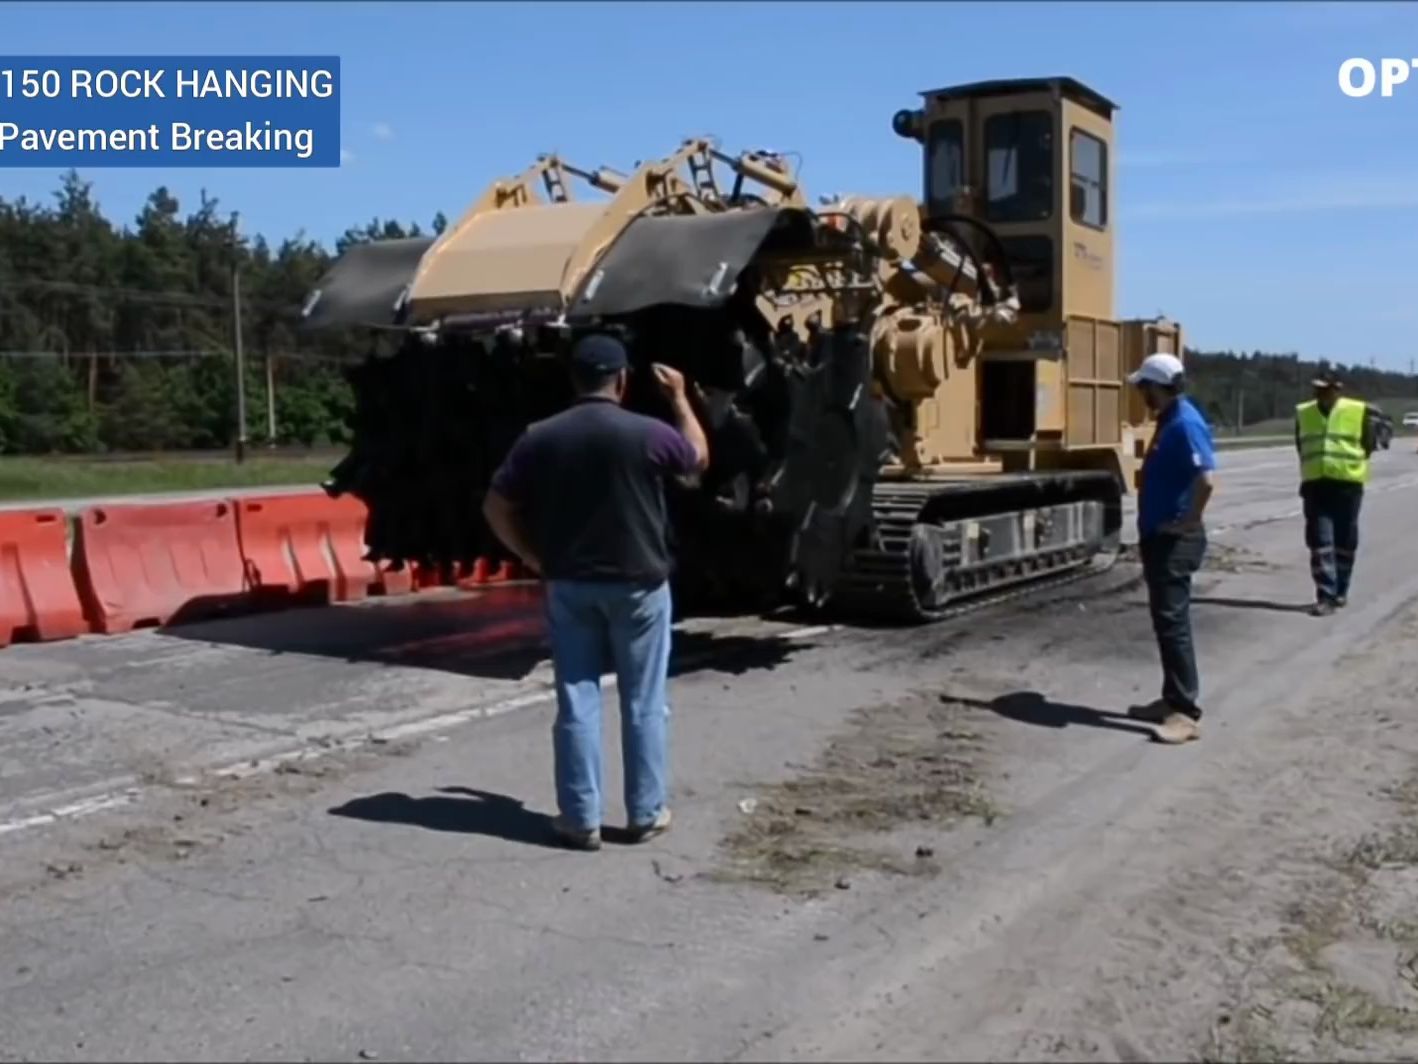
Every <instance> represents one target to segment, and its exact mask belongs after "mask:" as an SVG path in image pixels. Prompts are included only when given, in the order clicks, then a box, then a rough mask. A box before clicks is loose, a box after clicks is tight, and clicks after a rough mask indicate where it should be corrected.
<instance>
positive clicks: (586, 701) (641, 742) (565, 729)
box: [546, 580, 671, 830]
mask: <svg viewBox="0 0 1418 1064" xmlns="http://www.w3.org/2000/svg"><path fill="white" fill-rule="evenodd" d="M546 611H547V626H548V628H549V630H550V634H551V654H552V667H553V669H554V671H555V674H556V723H555V725H553V728H552V739H553V748H554V750H555V758H556V801H557V805H558V806H559V807H560V810H561V814H562V816H563V817H564V818H565V819H566V821H568V822H569V824H570V825H571V826H572V827H575V828H579V829H581V830H591V829H596V828H599V827H600V826H601V674H602V673H603V672H606V671H608V670H607V668H606V666H607V665H608V664H609V665H611V666H612V667H613V669H614V672H615V675H616V684H617V687H618V689H619V694H620V718H621V757H622V759H623V762H624V772H625V808H626V813H627V815H628V816H629V819H630V826H631V827H638V826H644V825H648V824H650V823H652V822H653V821H654V819H655V817H656V816H658V815H659V813H660V810H661V809H662V808H663V807H664V805H665V800H666V760H667V758H666V748H667V745H668V738H669V716H670V710H669V704H668V701H667V698H666V687H667V677H668V674H669V666H670V619H671V610H670V588H669V584H667V583H665V584H660V585H659V586H658V587H650V588H647V587H645V586H643V585H639V584H623V583H595V582H589V581H587V582H582V581H574V580H552V581H549V582H548V584H547V588H546Z"/></svg>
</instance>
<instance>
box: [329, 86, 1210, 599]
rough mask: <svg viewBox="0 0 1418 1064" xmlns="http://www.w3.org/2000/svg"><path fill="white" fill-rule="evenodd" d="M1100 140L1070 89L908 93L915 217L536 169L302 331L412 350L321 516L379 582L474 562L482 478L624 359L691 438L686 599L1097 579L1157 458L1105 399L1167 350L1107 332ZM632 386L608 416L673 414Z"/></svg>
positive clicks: (358, 433)
mask: <svg viewBox="0 0 1418 1064" xmlns="http://www.w3.org/2000/svg"><path fill="white" fill-rule="evenodd" d="M1114 111H1115V107H1114V105H1113V104H1111V103H1110V102H1109V101H1107V100H1105V99H1104V98H1102V97H1101V96H1099V95H1098V94H1097V93H1095V92H1093V91H1092V90H1090V89H1088V88H1087V87H1085V86H1083V85H1081V84H1080V83H1078V82H1076V81H1074V80H1072V79H1068V78H1055V79H1034V80H1018V81H1001V82H989V83H980V84H974V85H966V86H961V87H957V88H950V89H941V90H936V91H932V92H927V93H925V94H924V103H923V106H922V107H921V108H920V109H919V110H910V111H902V112H900V113H898V114H897V115H896V116H895V118H894V120H893V127H894V129H895V131H896V132H897V133H898V134H899V135H901V136H903V137H907V138H910V139H913V140H916V141H918V142H920V143H921V144H922V145H923V148H924V155H925V167H924V170H925V196H924V199H923V201H921V202H919V203H918V202H917V201H916V200H915V199H913V198H912V197H908V196H900V197H896V198H886V199H860V198H851V197H849V198H841V199H834V200H830V201H824V202H821V203H819V204H817V205H816V206H809V204H808V201H807V199H806V197H805V195H804V193H803V190H802V189H801V188H800V187H799V184H798V182H797V180H796V179H795V177H794V176H793V173H792V171H791V170H790V168H789V167H788V165H787V163H786V160H785V159H784V158H783V157H781V156H778V155H776V154H773V153H769V152H757V153H749V154H743V155H738V156H731V155H727V154H724V153H722V152H720V151H719V150H718V149H717V148H716V147H715V146H714V145H713V143H711V142H710V141H708V140H703V139H695V140H689V141H686V142H685V143H684V144H683V145H681V146H680V148H679V150H678V151H676V152H675V153H674V154H672V155H670V156H669V157H667V158H665V159H663V160H659V161H655V162H651V163H646V164H644V165H641V166H639V167H638V168H636V169H635V170H634V171H633V172H632V173H630V174H628V175H627V174H622V173H619V172H615V171H611V170H607V169H601V170H597V171H587V170H582V169H578V168H576V167H573V166H571V165H570V164H568V163H566V162H565V161H563V160H561V159H558V158H556V157H552V156H548V157H544V158H542V159H539V160H538V161H537V162H536V163H535V164H534V165H533V166H532V167H530V168H529V169H528V170H526V171H525V172H524V173H522V174H520V175H518V176H516V177H514V178H511V179H508V180H504V181H498V182H496V183H494V184H493V185H492V186H491V187H490V188H488V189H487V191H486V192H484V193H483V195H482V196H481V197H479V198H478V200H477V201H476V202H474V204H473V205H472V206H471V207H470V208H469V209H468V210H467V211H466V213H465V214H464V215H463V216H462V217H461V218H460V219H458V221H457V222H456V223H455V224H453V225H452V226H450V227H449V228H448V229H447V230H446V231H445V232H444V233H442V234H441V235H440V236H439V237H438V238H437V239H435V240H432V241H398V242H386V243H384V244H374V245H363V246H356V247H355V248H353V249H351V250H350V251H349V252H347V253H346V255H345V256H344V257H342V259H341V260H339V261H338V262H337V263H336V264H335V266H334V267H332V269H331V271H330V273H329V274H328V275H327V277H326V278H325V279H324V280H323V281H322V282H321V284H320V286H319V288H318V289H317V291H316V292H315V293H313V295H312V298H311V300H310V302H309V303H308V304H307V308H306V313H307V318H308V319H309V321H310V324H311V325H312V326H319V325H350V324H364V325H370V326H374V327H389V326H391V325H397V326H399V327H401V328H403V329H405V330H407V333H406V335H407V340H406V342H405V344H404V347H403V349H401V351H400V353H399V354H398V355H397V356H396V357H395V358H393V359H389V360H383V361H379V362H370V363H368V364H366V365H365V366H362V367H360V369H359V370H358V371H356V372H355V373H354V374H353V379H354V381H355V386H356V394H357V398H358V400H359V404H360V409H359V412H358V414H357V416H356V419H355V425H354V428H355V437H354V445H353V447H352V450H351V454H350V456H349V457H348V458H347V459H346V460H345V461H344V462H343V463H341V465H340V467H339V468H337V469H336V470H335V471H334V473H333V474H332V477H331V480H330V482H328V484H327V490H329V491H331V492H332V493H334V494H339V493H341V492H350V493H353V494H356V495H358V496H360V497H361V498H363V499H364V500H365V501H366V503H367V504H368V505H369V508H370V514H371V517H370V525H369V530H368V534H367V539H368V542H369V546H370V553H371V556H373V557H376V558H380V559H384V560H392V561H395V562H396V563H398V562H404V561H417V562H420V563H422V564H425V565H443V566H449V565H454V564H457V563H460V562H466V561H467V560H469V559H471V558H472V557H475V556H479V555H486V554H488V553H489V552H493V551H495V547H494V545H493V544H491V543H490V541H489V537H488V535H487V532H486V530H485V529H484V528H483V527H482V524H481V518H480V517H479V516H478V514H477V507H478V505H479V504H480V502H481V495H482V491H483V489H485V487H486V484H487V481H488V478H489V477H490V475H491V472H492V470H493V469H494V468H495V467H496V464H497V462H498V460H499V459H500V458H501V456H502V455H503V454H504V453H505V450H506V447H507V446H508V445H509V444H510V442H511V440H512V439H513V438H515V436H516V433H517V432H518V431H520V429H521V428H522V427H523V426H525V425H526V424H527V423H528V422H529V421H531V420H534V419H535V418H538V417H544V416H546V415H547V414H550V413H552V412H554V411H555V410H557V409H560V408H561V406H562V405H564V404H565V403H566V402H567V401H568V400H569V393H568V392H567V391H566V389H565V383H564V380H563V374H562V373H561V368H560V365H559V360H560V359H561V358H562V357H563V355H564V353H565V351H566V348H567V346H568V345H569V343H570V342H572V340H573V339H574V338H575V337H576V336H578V335H580V334H581V333H583V332H586V331H596V330H615V331H618V332H620V333H621V334H622V335H624V336H625V337H626V339H627V341H628V344H629V346H630V349H631V353H632V359H633V362H634V365H636V366H638V367H643V366H645V365H647V364H648V363H649V362H651V361H663V362H667V363H670V364H672V365H675V366H677V367H679V368H680V369H682V370H683V371H684V372H685V374H686V376H687V378H688V379H689V380H690V381H692V382H693V383H694V385H695V389H694V391H695V397H696V402H697V403H698V405H699V409H700V412H701V416H702V418H703V420H704V421H705V423H706V427H707V428H708V431H709V435H710V446H711V466H710V469H709V471H708V472H707V473H706V475H705V477H704V478H703V481H702V483H701V484H700V485H698V486H697V487H696V488H694V489H690V490H685V491H679V492H677V493H676V494H675V496H674V500H673V507H674V513H673V521H674V529H675V535H676V541H677V542H676V546H677V554H678V557H679V572H678V575H677V578H676V580H677V585H678V588H679V591H680V594H681V597H682V598H686V599H691V600H700V601H704V600H707V599H709V598H718V599H720V600H723V599H727V600H728V602H729V603H730V604H738V605H740V606H743V607H745V608H748V607H753V608H757V607H761V606H763V605H766V604H771V603H773V602H776V601H780V600H781V599H782V598H784V597H785V596H786V597H794V598H797V599H799V600H802V601H806V602H808V603H811V604H814V605H821V604H824V603H830V604H832V605H833V606H835V607H838V608H840V609H841V610H842V611H843V612H845V613H846V614H848V615H850V616H859V617H860V616H873V617H881V618H891V619H898V620H905V621H920V620H932V619H938V618H941V617H944V616H947V615H949V614H950V613H951V612H952V611H954V610H955V609H957V608H959V607H960V605H961V604H962V603H973V602H978V601H981V600H988V599H990V598H992V597H994V596H995V595H997V594H999V593H1000V592H1001V591H1002V590H1003V589H1006V588H1007V589H1010V590H1016V589H1019V588H1021V587H1022V586H1024V585H1030V586H1032V585H1034V584H1037V583H1052V582H1055V581H1057V580H1059V579H1071V578H1073V577H1076V576H1078V575H1081V574H1084V573H1087V572H1090V571H1093V570H1094V569H1096V568H1097V567H1098V566H1099V564H1105V565H1106V564H1110V562H1111V559H1112V558H1113V557H1114V556H1115V555H1116V551H1117V548H1118V537H1119V531H1120V526H1121V498H1122V495H1123V494H1124V493H1125V492H1126V491H1128V490H1129V489H1130V487H1131V486H1132V485H1133V483H1134V481H1135V469H1136V466H1137V462H1138V459H1139V458H1140V456H1141V454H1142V451H1143V449H1144V447H1145V445H1146V443H1147V440H1148V438H1149V437H1150V432H1151V425H1150V423H1149V422H1148V419H1147V415H1146V412H1145V410H1144V409H1143V407H1142V406H1141V404H1140V403H1139V402H1138V401H1137V400H1136V399H1135V398H1134V397H1133V396H1131V395H1130V394H1129V392H1128V389H1127V387H1126V385H1125V377H1126V375H1127V373H1128V372H1129V371H1130V370H1131V369H1132V368H1134V367H1135V366H1136V365H1137V364H1138V363H1139V362H1140V361H1141V359H1142V358H1143V357H1144V356H1145V355H1146V354H1149V353H1151V352H1153V351H1170V352H1172V353H1175V354H1178V355H1180V354H1181V350H1182V342H1181V333H1180V329H1179V328H1178V327H1177V326H1176V325H1174V324H1171V323H1168V322H1165V321H1161V320H1135V321H1118V320H1116V319H1115V317H1114V305H1113V304H1114V295H1113V288H1114V272H1113V267H1114V229H1115V226H1114V222H1113V217H1112V209H1113V203H1112V193H1113V187H1114V182H1113V179H1112V178H1113V168H1114V159H1113V152H1112V143H1113V126H1112V116H1113V113H1114ZM725 175H727V176H725ZM572 179H579V180H580V181H582V182H583V183H584V184H586V185H587V186H589V188H590V189H591V190H593V191H595V192H597V193H599V197H598V198H592V199H586V200H577V199H575V198H573V196H572V194H571V189H570V187H569V185H570V184H571V181H572ZM730 180H731V183H730ZM646 376H647V375H646V374H643V373H641V374H637V375H636V377H635V378H633V380H632V386H631V393H630V396H629V399H628V402H629V404H630V405H632V406H634V407H636V408H637V409H642V410H645V411H647V412H650V413H664V412H665V411H663V408H662V407H660V406H659V405H658V404H659V403H660V401H661V400H660V399H659V396H658V394H657V393H656V391H655V390H654V388H653V386H651V385H649V384H648V382H647V381H646V380H645V379H644V378H645V377H646Z"/></svg>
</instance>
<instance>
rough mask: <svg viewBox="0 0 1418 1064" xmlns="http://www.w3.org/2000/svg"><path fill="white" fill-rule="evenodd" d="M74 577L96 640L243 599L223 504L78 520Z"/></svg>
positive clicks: (102, 509) (232, 521) (94, 513)
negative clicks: (100, 634)
mask: <svg viewBox="0 0 1418 1064" xmlns="http://www.w3.org/2000/svg"><path fill="white" fill-rule="evenodd" d="M74 577H75V581H76V583H77V584H78V589H79V598H80V600H81V601H82V602H83V605H84V613H85V614H86V615H87V617H88V619H89V623H90V624H91V625H93V627H94V630H95V631H98V632H105V633H112V632H127V631H131V630H132V629H134V628H140V627H147V626H152V625H164V624H171V623H174V622H182V621H188V620H197V619H199V618H202V617H206V616H210V615H212V614H213V613H216V612H220V611H222V610H224V609H227V608H230V607H231V606H233V605H237V604H239V603H241V602H243V601H244V600H245V599H246V583H245V579H244V577H243V573H242V565H241V547H240V545H239V543H238V540H237V533H236V510H235V508H234V507H233V506H232V504H231V503H230V502H229V501H227V500H215V501H210V502H181V503H170V504H155V505H143V504H128V505H122V506H94V507H91V508H89V509H87V510H85V511H83V512H82V513H81V514H80V515H79V537H78V541H77V542H76V544H75V546H74Z"/></svg>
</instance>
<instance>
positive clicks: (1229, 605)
mask: <svg viewBox="0 0 1418 1064" xmlns="http://www.w3.org/2000/svg"><path fill="white" fill-rule="evenodd" d="M1192 605H1193V606H1224V607H1225V608H1226V609H1232V610H1271V611H1273V612H1275V613H1305V612H1306V611H1308V610H1309V608H1310V607H1311V606H1312V605H1314V603H1312V602H1298V603H1297V602H1276V601H1274V600H1272V599H1241V598H1207V597H1201V598H1194V599H1192Z"/></svg>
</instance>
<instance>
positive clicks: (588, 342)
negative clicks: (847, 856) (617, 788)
mask: <svg viewBox="0 0 1418 1064" xmlns="http://www.w3.org/2000/svg"><path fill="white" fill-rule="evenodd" d="M571 363H572V364H571V370H572V381H573V383H574V385H575V387H576V392H577V400H576V402H575V403H574V404H573V405H572V406H571V407H570V408H569V409H567V410H565V411H563V412H562V413H560V414H558V415H556V416H555V417H552V418H548V419H547V420H545V421H541V422H538V423H536V424H533V425H531V426H529V427H528V429H527V431H526V432H525V433H524V434H523V435H522V436H521V438H520V439H518V441H517V442H516V443H515V444H514V445H513V447H512V450H511V451H510V452H509V453H508V455H507V458H506V460H505V461H504V462H503V464H502V467H501V468H500V469H499V470H498V471H497V473H496V475H495V476H494V477H493V480H492V485H491V488H490V490H489V491H488V495H487V499H486V501H485V503H484V507H483V513H484V514H485V516H486V517H487V521H488V524H489V526H490V527H491V528H492V530H493V532H494V533H495V534H496V535H497V536H498V538H499V539H501V540H502V541H503V542H504V543H505V544H507V546H508V548H509V549H511V550H512V551H513V552H514V553H516V554H517V555H518V557H520V558H521V559H522V561H523V562H524V563H525V564H526V565H528V566H529V567H530V568H532V569H533V570H536V571H537V572H540V573H541V574H542V577H543V578H544V579H545V581H546V614H547V624H548V628H549V632H550V637H551V650H552V667H553V670H554V672H555V675H556V697H557V716H556V724H555V725H554V727H553V731H552V736H553V750H554V757H555V762H556V791H557V805H558V807H559V810H560V815H559V816H558V817H557V818H556V821H555V827H556V831H557V834H558V835H559V836H560V837H561V838H562V840H563V841H565V842H566V843H568V844H569V845H573V846H577V847H580V848H583V849H592V850H594V849H599V848H600V844H601V689H600V683H601V675H602V674H603V673H604V672H606V671H607V666H608V665H610V666H612V667H613V668H614V671H615V674H616V678H617V685H618V687H619V691H620V709H621V729H622V732H623V733H624V741H623V743H622V754H623V758H624V765H625V804H626V812H627V814H628V817H629V830H630V834H631V837H632V838H633V839H635V840H636V841H639V840H642V839H646V838H649V837H650V836H652V835H656V834H659V833H661V832H663V831H665V830H666V829H667V828H668V827H669V823H670V810H669V806H668V805H667V804H666V750H667V732H668V718H669V706H668V703H667V700H666V686H667V674H668V671H669V658H670V619H671V603H670V590H669V576H670V569H671V559H670V549H669V543H668V529H667V516H666V504H665V492H664V481H665V479H666V478H667V477H676V478H681V479H683V478H692V477H695V476H697V475H698V474H699V473H701V472H703V470H704V469H705V467H706V466H707V465H708V463H709V446H708V443H707V441H706V439H705V436H704V430H703V428H702V427H701V426H700V424H699V421H698V419H697V418H696V417H695V414H694V411H693V409H692V408H691V407H690V404H689V400H688V398H687V397H686V395H685V383H684V378H683V377H682V376H681V375H680V374H679V373H678V372H676V371H675V370H673V369H670V368H669V367H667V366H660V365H656V366H655V367H654V373H655V377H656V380H657V381H658V383H659V384H660V386H661V388H662V389H663V390H664V392H665V394H666V395H667V396H668V397H669V399H670V402H671V405H672V409H673V412H674V419H675V422H676V425H677V428H676V427H672V426H670V425H668V424H666V423H665V422H663V421H659V420H657V419H655V418H651V417H646V416H644V415H641V414H636V413H632V412H631V411H628V410H626V409H625V408H624V407H623V406H622V405H621V401H622V400H623V398H624V396H625V386H626V380H627V373H628V371H629V370H628V361H627V358H626V351H625V348H624V346H623V345H622V344H621V343H620V342H619V341H617V340H615V339H614V338H612V337H610V336H605V335H599V334H597V335H592V336H588V337H586V338H584V339H582V340H580V341H579V342H578V343H577V344H576V346H575V347H574V348H573V350H572V356H571ZM607 649H608V650H609V651H610V659H609V661H608V660H607V658H606V653H605V652H606V650H607Z"/></svg>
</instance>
